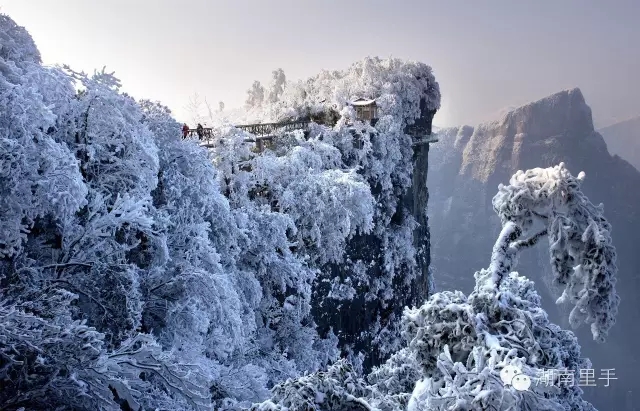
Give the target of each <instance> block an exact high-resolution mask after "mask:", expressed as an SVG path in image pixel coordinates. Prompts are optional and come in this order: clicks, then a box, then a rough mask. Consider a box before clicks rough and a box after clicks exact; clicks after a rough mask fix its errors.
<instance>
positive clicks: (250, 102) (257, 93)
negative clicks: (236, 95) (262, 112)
mask: <svg viewBox="0 0 640 411" xmlns="http://www.w3.org/2000/svg"><path fill="white" fill-rule="evenodd" d="M264 93H265V90H264V87H263V86H262V84H260V82H259V81H257V80H256V81H254V82H253V84H252V85H251V88H250V89H249V90H247V100H246V102H245V107H246V108H247V109H249V110H250V109H257V108H261V107H262V103H263V102H264V98H265V96H264Z"/></svg>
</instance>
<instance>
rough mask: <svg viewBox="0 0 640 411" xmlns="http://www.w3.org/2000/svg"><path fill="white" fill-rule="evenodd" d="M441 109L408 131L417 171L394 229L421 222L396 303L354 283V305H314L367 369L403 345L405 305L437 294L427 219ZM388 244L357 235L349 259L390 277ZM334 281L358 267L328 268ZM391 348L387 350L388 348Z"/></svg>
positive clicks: (324, 326)
mask: <svg viewBox="0 0 640 411" xmlns="http://www.w3.org/2000/svg"><path fill="white" fill-rule="evenodd" d="M434 114H435V110H427V109H426V108H425V107H424V106H422V107H421V116H420V118H418V119H417V120H416V122H415V124H413V125H411V126H408V127H406V129H405V133H407V134H409V135H411V136H412V139H413V141H414V142H415V144H414V145H413V156H412V158H411V161H412V164H413V173H412V181H411V185H410V186H409V187H408V189H407V191H406V192H404V193H402V192H399V193H398V195H397V204H396V206H395V214H394V215H393V217H392V219H391V223H392V227H393V226H395V227H397V228H401V227H402V226H404V225H405V224H406V222H407V220H408V219H411V220H413V221H414V222H415V225H414V229H413V230H412V232H411V233H410V235H411V238H412V244H413V249H414V252H415V254H414V261H415V265H408V264H406V265H404V266H403V267H402V272H401V273H400V275H396V276H395V277H394V278H393V282H392V284H391V287H390V291H391V292H392V293H393V300H392V302H390V301H385V300H383V299H379V298H376V297H375V296H374V295H373V294H372V293H371V291H370V286H369V285H368V284H367V283H365V285H364V286H357V284H356V280H355V279H354V280H353V283H352V284H353V285H354V288H355V290H356V293H355V296H354V297H353V298H352V299H351V300H348V301H332V300H322V302H321V303H320V304H318V305H317V306H315V307H314V314H315V318H316V321H317V323H318V330H319V331H320V333H321V335H322V334H323V333H325V332H327V331H328V330H329V329H332V330H333V331H334V332H336V334H338V335H339V336H340V338H341V342H342V344H343V345H344V346H347V347H349V349H350V350H352V351H353V352H355V353H357V352H362V353H367V354H368V355H367V356H366V357H365V359H364V362H363V367H364V369H365V370H369V369H371V367H372V366H376V365H380V364H381V363H382V362H383V361H384V360H385V359H386V358H387V356H388V354H389V350H390V349H391V347H393V346H394V344H399V342H400V339H399V336H398V335H397V334H396V333H395V330H394V329H393V328H389V327H390V326H392V325H393V324H397V323H398V321H397V319H398V318H399V316H400V315H401V314H402V311H403V309H404V307H405V306H410V307H411V306H416V305H420V304H422V303H423V302H424V300H426V299H427V297H428V295H429V294H430V292H431V284H432V278H431V276H430V274H429V266H430V264H431V255H430V236H429V226H428V215H427V202H428V200H429V191H428V188H427V174H428V169H429V143H428V142H425V141H424V140H426V139H427V138H428V137H429V136H430V135H431V122H432V120H433V116H434ZM372 192H374V194H377V188H376V187H375V186H372ZM385 247H387V245H386V244H385V243H384V241H381V239H380V237H378V236H376V235H375V234H367V235H356V236H355V237H354V238H353V239H351V241H349V243H348V244H347V250H346V255H347V256H346V260H347V261H349V262H353V261H356V262H357V261H360V262H365V263H367V265H368V266H367V268H366V269H365V275H366V276H367V277H368V278H369V279H370V281H371V282H374V283H375V282H376V281H378V280H377V279H381V278H383V277H384V267H385V265H386V264H389V263H388V262H387V261H385V253H384V249H385ZM327 270H329V271H330V272H331V277H339V278H354V277H356V276H355V275H354V273H353V271H352V266H350V265H343V264H332V265H330V266H329V267H327ZM316 292H317V293H318V294H317V295H322V294H326V293H327V290H326V288H325V287H322V286H320V287H317V288H316ZM385 347H386V348H385Z"/></svg>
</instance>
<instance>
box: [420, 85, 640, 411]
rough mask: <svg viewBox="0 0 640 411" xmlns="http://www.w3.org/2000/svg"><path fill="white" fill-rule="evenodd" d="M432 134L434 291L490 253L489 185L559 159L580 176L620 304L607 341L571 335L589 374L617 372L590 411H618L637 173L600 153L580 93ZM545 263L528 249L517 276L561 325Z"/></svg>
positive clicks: (637, 283)
mask: <svg viewBox="0 0 640 411" xmlns="http://www.w3.org/2000/svg"><path fill="white" fill-rule="evenodd" d="M438 138H439V140H440V142H439V143H438V144H434V145H433V146H432V148H431V154H430V168H429V182H430V184H429V191H430V202H429V215H430V220H429V221H430V226H431V237H432V239H433V240H432V261H433V263H434V271H435V280H436V284H437V285H438V286H439V288H440V289H442V288H444V289H469V288H470V287H471V286H472V281H471V280H470V279H468V278H466V277H465V276H460V275H459V273H461V272H468V271H469V270H472V269H473V267H477V266H478V264H481V263H482V261H483V259H484V258H485V257H484V256H486V254H487V253H488V252H490V237H491V236H494V235H495V234H497V233H496V229H495V227H496V224H497V221H496V218H495V217H494V212H493V210H492V204H491V198H492V196H493V194H494V193H495V191H496V189H497V186H498V184H500V183H504V181H506V180H508V178H509V176H510V175H511V174H512V173H514V172H516V171H517V170H526V169H529V168H533V167H548V166H552V165H556V164H558V163H560V162H564V163H565V164H566V166H567V167H568V169H569V170H571V172H573V173H574V174H577V173H578V172H580V171H584V172H585V173H586V175H587V178H586V181H585V183H584V187H583V189H584V191H585V193H586V194H587V195H588V196H589V197H590V198H591V200H592V201H594V202H596V203H598V202H603V203H604V204H605V210H604V211H605V215H606V216H607V218H608V219H609V221H610V222H611V223H612V226H613V233H612V236H613V240H614V243H615V244H616V247H617V249H618V267H619V269H620V274H619V280H618V281H619V283H618V289H619V290H620V294H621V297H622V302H621V305H620V316H619V318H618V324H617V325H616V326H614V327H613V329H612V331H611V338H610V340H609V342H608V343H607V344H606V345H602V346H600V345H595V344H593V343H591V342H589V337H588V334H586V333H582V332H581V331H579V332H578V334H579V337H580V341H581V344H583V346H584V354H585V355H587V356H590V357H591V358H592V360H593V361H594V368H605V367H606V368H616V371H617V372H618V373H619V374H620V377H619V378H620V379H619V384H618V385H617V387H609V388H608V389H607V390H604V389H600V390H597V391H595V393H596V394H597V397H598V398H596V399H595V400H594V401H595V402H596V405H598V404H600V405H601V407H600V408H601V409H614V408H615V409H624V408H623V406H624V404H625V402H624V401H625V400H624V399H623V398H624V397H625V396H626V395H627V394H626V390H627V389H630V387H632V386H633V384H632V383H631V381H633V377H632V376H633V373H634V372H635V371H634V370H635V368H636V367H637V366H638V363H637V355H636V354H635V352H636V348H635V343H634V341H635V340H637V338H638V337H640V336H639V335H636V333H635V331H631V330H634V325H633V324H635V321H636V320H635V318H638V316H640V304H638V303H637V298H636V296H635V294H636V292H637V290H638V289H640V276H638V274H637V270H638V268H640V255H638V253H637V244H638V243H640V212H639V211H638V210H640V192H639V191H638V190H635V189H634V187H639V186H640V173H639V172H638V171H637V170H635V169H634V168H633V167H632V166H631V165H630V164H629V163H627V162H626V161H624V160H622V159H620V158H619V157H617V156H611V155H610V154H609V152H608V151H607V146H606V144H605V141H604V139H603V138H602V136H601V135H600V134H599V133H597V132H596V131H595V130H594V128H593V123H592V118H591V109H590V108H589V106H588V105H587V104H586V102H585V100H584V98H583V95H582V93H581V92H580V90H579V89H572V90H565V91H562V92H559V93H557V94H554V95H552V96H549V97H546V98H543V99H541V100H538V101H535V102H532V103H530V104H527V105H525V106H522V107H519V108H516V109H515V110H513V111H510V112H508V113H506V114H505V115H504V116H503V117H502V118H501V119H499V120H496V121H493V122H489V123H485V124H481V125H479V126H477V127H475V128H471V127H464V128H460V129H458V128H453V129H444V130H441V131H440V132H439V134H438ZM492 221H493V222H492ZM460 250H465V251H464V252H460ZM548 258H549V257H548V254H547V253H546V252H545V251H544V250H541V249H537V250H531V251H530V252H529V255H528V256H527V255H526V254H525V255H524V256H523V259H522V261H521V263H520V267H521V273H523V274H525V275H529V276H531V277H532V278H534V279H536V280H537V282H538V283H539V284H540V285H539V286H538V290H539V291H540V292H541V293H542V295H543V298H544V300H545V308H546V309H547V311H548V312H549V313H550V315H551V318H553V319H554V320H556V321H558V322H560V323H562V322H563V321H566V320H563V318H566V315H565V314H566V313H565V311H564V310H565V309H564V308H562V307H559V308H556V307H555V304H554V302H555V299H556V298H557V297H558V296H559V295H558V293H557V290H555V289H554V288H553V287H552V286H551V285H550V281H549V278H550V277H549V275H550V273H549V272H548V270H547V269H545V268H544V266H545V265H546V264H547V261H548ZM542 284H547V286H546V287H545V286H541V285H542ZM564 325H566V326H568V324H567V323H566V322H565V323H564ZM622 375H624V376H622ZM624 381H628V382H627V383H625V382H624ZM588 394H589V395H591V394H592V393H588ZM607 398H613V399H615V398H621V399H622V400H621V401H622V404H623V405H621V406H620V408H616V407H613V406H612V403H609V402H607V401H608V399H607ZM616 404H617V403H616Z"/></svg>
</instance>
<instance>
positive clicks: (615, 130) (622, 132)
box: [598, 117, 640, 170]
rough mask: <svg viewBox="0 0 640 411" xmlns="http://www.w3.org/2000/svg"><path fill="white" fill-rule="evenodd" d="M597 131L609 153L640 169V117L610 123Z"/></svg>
mask: <svg viewBox="0 0 640 411" xmlns="http://www.w3.org/2000/svg"><path fill="white" fill-rule="evenodd" d="M598 132H599V133H600V134H602V137H604V141H606V142H607V147H609V152H610V153H611V154H616V155H619V156H620V157H622V158H624V159H625V160H627V161H628V162H629V163H631V165H633V166H634V167H635V168H636V169H638V170H640V117H635V118H632V119H630V120H626V121H621V122H619V123H616V124H612V125H610V126H607V127H604V128H601V129H600V130H598Z"/></svg>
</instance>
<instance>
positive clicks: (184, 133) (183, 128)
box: [182, 123, 189, 138]
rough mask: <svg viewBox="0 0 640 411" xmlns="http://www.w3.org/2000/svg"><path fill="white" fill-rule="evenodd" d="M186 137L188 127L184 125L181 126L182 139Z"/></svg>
mask: <svg viewBox="0 0 640 411" xmlns="http://www.w3.org/2000/svg"><path fill="white" fill-rule="evenodd" d="M188 135H189V126H188V125H187V123H184V124H183V125H182V138H187V136H188Z"/></svg>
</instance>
